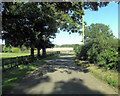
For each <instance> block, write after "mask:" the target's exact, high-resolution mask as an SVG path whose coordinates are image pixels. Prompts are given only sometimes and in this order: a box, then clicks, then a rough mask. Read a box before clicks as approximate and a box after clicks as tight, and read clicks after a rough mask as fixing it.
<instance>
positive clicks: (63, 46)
mask: <svg viewBox="0 0 120 96" xmlns="http://www.w3.org/2000/svg"><path fill="white" fill-rule="evenodd" d="M78 45H80V44H63V45H55V46H54V47H55V48H74V47H75V46H78Z"/></svg>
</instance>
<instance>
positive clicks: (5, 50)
mask: <svg viewBox="0 0 120 96" xmlns="http://www.w3.org/2000/svg"><path fill="white" fill-rule="evenodd" d="M3 51H4V52H11V47H7V46H6V45H5V46H4V47H3Z"/></svg>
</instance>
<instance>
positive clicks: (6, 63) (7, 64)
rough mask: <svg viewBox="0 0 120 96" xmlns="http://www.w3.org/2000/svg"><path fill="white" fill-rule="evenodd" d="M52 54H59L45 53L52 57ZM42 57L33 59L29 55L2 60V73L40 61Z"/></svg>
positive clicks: (58, 52) (57, 52)
mask: <svg viewBox="0 0 120 96" xmlns="http://www.w3.org/2000/svg"><path fill="white" fill-rule="evenodd" d="M54 54H60V51H56V52H47V56H52V55H54ZM42 58H44V57H41V56H40V57H38V56H37V55H35V56H34V58H33V57H32V56H31V55H28V56H20V57H13V58H2V59H0V60H2V71H7V70H10V69H12V68H15V67H16V68H18V66H19V65H21V64H24V65H26V64H29V63H31V62H33V61H36V60H40V59H42Z"/></svg>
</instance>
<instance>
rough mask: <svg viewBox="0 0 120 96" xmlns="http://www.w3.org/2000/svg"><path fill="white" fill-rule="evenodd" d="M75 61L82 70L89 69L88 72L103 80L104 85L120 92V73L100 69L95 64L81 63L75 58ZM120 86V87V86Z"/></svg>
mask: <svg viewBox="0 0 120 96" xmlns="http://www.w3.org/2000/svg"><path fill="white" fill-rule="evenodd" d="M73 57H74V61H75V63H76V64H77V65H80V67H79V68H81V70H84V69H87V70H88V72H90V73H92V74H93V75H94V76H95V77H96V78H98V79H100V80H102V81H103V82H104V83H107V84H109V85H110V86H111V87H113V88H114V89H115V90H116V91H117V90H118V72H117V71H115V70H106V69H105V68H102V67H101V68H100V67H98V66H96V65H94V64H90V63H89V62H88V61H81V60H78V59H76V58H75V55H73ZM119 86H120V85H119Z"/></svg>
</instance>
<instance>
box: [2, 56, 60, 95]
mask: <svg viewBox="0 0 120 96" xmlns="http://www.w3.org/2000/svg"><path fill="white" fill-rule="evenodd" d="M59 55H60V54H56V55H53V56H49V57H46V58H44V59H42V60H37V61H35V62H32V63H29V64H27V65H20V66H19V68H14V69H12V70H8V71H6V72H3V73H2V93H3V94H6V93H8V92H9V91H10V90H11V89H12V88H13V87H14V86H16V84H17V83H19V82H20V81H21V80H22V78H23V77H25V76H26V75H28V74H29V73H30V72H31V71H33V70H34V69H35V68H37V67H39V66H42V65H41V64H42V63H44V62H47V61H48V60H50V59H52V58H55V57H56V56H59Z"/></svg>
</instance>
